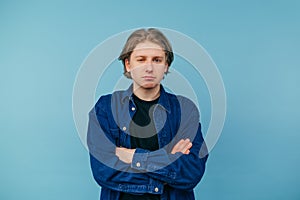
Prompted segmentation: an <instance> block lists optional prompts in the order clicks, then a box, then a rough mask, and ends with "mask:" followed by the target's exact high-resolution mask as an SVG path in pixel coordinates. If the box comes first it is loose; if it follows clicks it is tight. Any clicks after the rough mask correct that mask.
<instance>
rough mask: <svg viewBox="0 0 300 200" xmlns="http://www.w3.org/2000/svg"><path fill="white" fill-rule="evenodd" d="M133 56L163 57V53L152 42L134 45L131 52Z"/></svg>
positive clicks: (160, 48) (161, 49) (159, 47)
mask: <svg viewBox="0 0 300 200" xmlns="http://www.w3.org/2000/svg"><path fill="white" fill-rule="evenodd" d="M132 55H133V56H164V55H165V52H164V50H163V48H162V47H161V46H159V45H158V44H155V43H153V42H148V41H146V42H142V43H139V44H138V45H136V47H135V48H134V49H133V52H132Z"/></svg>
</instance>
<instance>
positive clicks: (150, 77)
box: [142, 76, 155, 80]
mask: <svg viewBox="0 0 300 200" xmlns="http://www.w3.org/2000/svg"><path fill="white" fill-rule="evenodd" d="M142 78H143V79H145V80H154V79H155V77H154V76H143V77H142Z"/></svg>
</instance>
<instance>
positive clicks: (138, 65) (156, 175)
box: [87, 28, 208, 200]
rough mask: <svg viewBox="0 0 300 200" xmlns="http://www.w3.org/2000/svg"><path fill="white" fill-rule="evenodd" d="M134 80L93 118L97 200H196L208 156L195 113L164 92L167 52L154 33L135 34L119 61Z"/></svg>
mask: <svg viewBox="0 0 300 200" xmlns="http://www.w3.org/2000/svg"><path fill="white" fill-rule="evenodd" d="M119 59H120V60H122V63H123V65H124V75H125V76H126V77H127V78H131V79H132V85H131V86H130V87H129V88H128V89H127V90H125V91H116V92H114V93H113V94H109V95H105V96H101V97H100V99H99V100H98V102H97V103H96V105H95V107H94V108H93V109H92V111H91V112H90V114H89V116H90V119H89V129H88V138H87V140H88V147H89V151H90V162H91V168H92V172H93V176H94V178H95V180H96V182H97V183H98V184H99V185H100V186H101V187H102V190H101V197H100V199H113V200H117V199H120V200H130V199H147V200H166V199H170V200H176V199H195V197H194V192H193V188H194V187H195V186H196V185H197V184H198V182H199V181H200V180H201V178H202V176H203V173H204V170H205V163H206V160H207V157H208V155H207V151H206V147H205V143H204V140H203V137H202V133H201V125H200V123H199V112H198V110H197V107H196V106H195V105H194V104H193V103H192V102H191V101H190V100H189V99H187V98H185V97H182V96H176V95H174V94H170V93H168V92H166V91H165V90H164V87H163V86H162V85H161V83H160V82H161V80H162V79H163V78H164V75H165V74H167V73H168V69H169V67H170V65H171V63H172V61H173V52H172V47H171V45H170V43H169V41H168V40H167V38H166V37H165V36H164V35H163V34H162V33H161V32H160V31H159V30H157V29H153V28H152V29H147V30H145V29H140V30H137V31H135V32H133V33H132V34H131V35H130V36H129V38H128V40H127V42H126V44H125V46H124V48H123V51H122V52H121V55H120V57H119Z"/></svg>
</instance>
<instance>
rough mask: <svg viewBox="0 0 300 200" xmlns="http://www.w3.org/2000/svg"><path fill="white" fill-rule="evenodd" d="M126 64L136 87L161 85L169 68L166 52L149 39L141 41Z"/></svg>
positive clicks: (147, 87)
mask: <svg viewBox="0 0 300 200" xmlns="http://www.w3.org/2000/svg"><path fill="white" fill-rule="evenodd" d="M125 66H126V70H127V71H128V72H130V74H131V78H132V80H133V84H134V87H135V88H136V89H137V87H141V88H143V89H153V88H155V87H159V85H160V81H161V80H162V79H163V77H164V73H165V72H167V70H168V65H167V62H166V54H165V52H164V51H163V49H162V48H161V47H160V46H159V45H157V44H155V43H152V42H149V41H146V42H143V43H139V44H138V45H137V46H136V47H135V48H134V50H133V52H132V53H131V56H130V59H129V60H128V59H126V60H125Z"/></svg>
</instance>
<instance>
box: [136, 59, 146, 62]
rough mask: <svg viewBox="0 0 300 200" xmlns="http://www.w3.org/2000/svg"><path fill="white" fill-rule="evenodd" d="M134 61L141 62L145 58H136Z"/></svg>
mask: <svg viewBox="0 0 300 200" xmlns="http://www.w3.org/2000/svg"><path fill="white" fill-rule="evenodd" d="M136 61H138V62H143V61H145V59H144V58H137V59H136Z"/></svg>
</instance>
